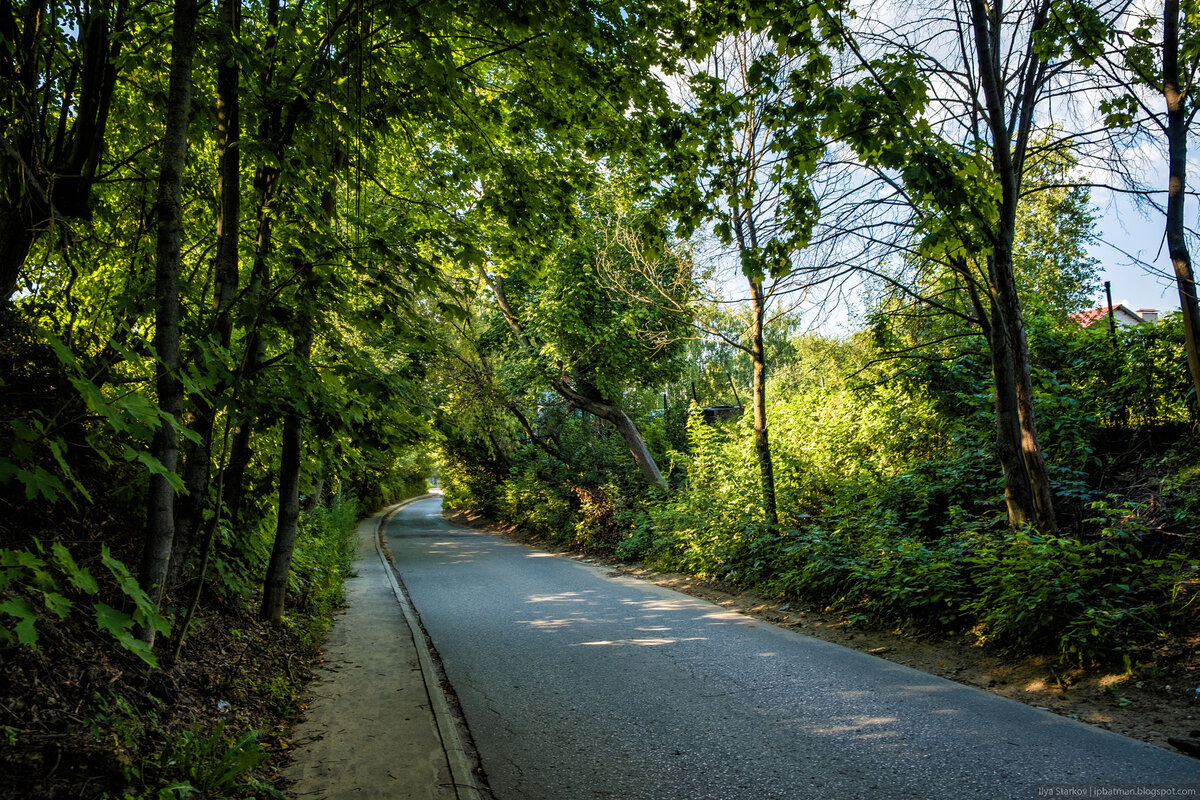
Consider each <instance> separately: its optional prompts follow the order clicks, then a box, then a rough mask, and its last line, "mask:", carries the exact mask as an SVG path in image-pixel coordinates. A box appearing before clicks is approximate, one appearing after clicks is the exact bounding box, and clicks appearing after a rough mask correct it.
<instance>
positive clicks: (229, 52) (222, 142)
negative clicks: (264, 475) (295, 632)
mask: <svg viewBox="0 0 1200 800" xmlns="http://www.w3.org/2000/svg"><path fill="white" fill-rule="evenodd" d="M239 12H240V0H219V2H218V3H217V19H218V22H219V23H220V26H221V28H222V29H223V31H225V32H226V33H225V35H224V36H222V38H221V41H222V42H223V46H222V47H221V48H220V50H219V59H220V63H219V64H218V66H217V202H218V208H217V253H216V258H215V259H214V264H213V273H214V275H215V282H216V288H215V291H214V292H213V312H214V322H213V327H214V328H215V330H216V334H217V341H218V342H219V343H220V345H221V351H222V352H223V353H224V352H225V351H228V350H229V346H230V344H231V343H232V341H233V302H234V299H235V297H236V296H237V290H238V280H239V270H238V239H239V236H240V232H241V224H240V216H241V158H240V152H239V151H240V148H239V146H238V142H239V139H240V136H241V123H240V115H239V93H238V74H239V71H240V70H239V65H238V61H237V58H236V55H237V54H236V52H235V43H236V41H237V36H238V27H239V17H240V13H239ZM194 404H195V408H196V422H195V425H194V429H195V431H196V433H197V434H198V435H199V436H200V441H199V442H192V441H189V442H188V443H187V444H186V445H185V447H184V485H185V487H186V488H187V494H186V495H185V496H184V497H183V498H181V499H180V502H179V504H178V505H179V508H178V509H177V519H176V526H175V546H174V548H173V554H172V556H171V572H172V574H173V575H177V574H178V572H179V570H180V569H181V568H182V567H183V562H184V560H185V559H186V558H187V555H188V553H189V552H190V551H191V549H192V545H193V544H194V541H195V538H196V532H197V531H198V530H199V528H200V522H201V520H202V519H203V517H204V511H205V509H206V508H207V507H208V504H209V499H210V498H209V496H208V492H209V482H210V479H211V462H212V437H213V429H214V425H215V424H216V414H217V406H216V398H215V397H211V398H210V397H204V396H197V397H196V398H194ZM218 502H219V498H218Z"/></svg>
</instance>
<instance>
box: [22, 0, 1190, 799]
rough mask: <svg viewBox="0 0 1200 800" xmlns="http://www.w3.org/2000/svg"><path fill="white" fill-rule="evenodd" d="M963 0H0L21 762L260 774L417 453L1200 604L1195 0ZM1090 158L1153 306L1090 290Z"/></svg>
mask: <svg viewBox="0 0 1200 800" xmlns="http://www.w3.org/2000/svg"><path fill="white" fill-rule="evenodd" d="M952 6H953V8H951V7H947V9H946V10H945V14H944V15H943V16H938V15H936V14H932V13H931V12H930V11H929V10H928V9H925V8H923V7H922V8H918V7H916V6H912V7H907V6H905V7H895V6H889V7H888V8H889V9H891V10H892V11H894V12H895V15H896V16H895V17H894V18H892V17H889V18H884V19H881V18H876V17H875V16H874V10H873V9H872V8H870V7H866V6H861V7H860V5H859V4H842V3H819V4H813V5H807V6H806V5H803V4H795V3H783V4H767V6H766V7H763V5H762V4H761V3H757V2H745V3H742V2H707V1H704V2H674V0H669V1H668V2H657V3H645V2H640V1H631V2H623V1H621V0H618V1H617V2H589V3H578V2H570V1H569V0H561V1H560V0H546V1H545V2H543V1H542V0H537V1H536V2H531V3H521V2H518V3H504V4H488V3H476V2H461V3H456V2H444V3H435V4H429V3H422V4H415V5H413V4H406V3H403V2H401V3H390V4H388V3H385V4H372V3H361V2H360V3H355V4H349V5H347V4H338V3H333V2H326V1H325V0H320V1H319V2H309V3H299V4H293V3H284V2H280V0H216V1H215V3H213V4H208V3H197V2H195V0H170V1H169V2H167V1H165V0H163V1H162V2H160V1H159V0H152V1H150V2H140V0H129V1H127V0H68V1H67V2H62V3H45V2H44V1H43V0H15V1H14V2H9V3H5V4H2V5H0V37H2V39H3V42H4V47H3V48H2V49H0V687H3V688H2V689H0V795H2V796H12V797H22V798H24V797H39V796H51V797H57V796H70V797H83V798H93V797H94V798H104V797H107V798H148V797H152V798H164V799H165V798H183V797H192V796H202V797H208V798H215V797H250V796H254V797H259V796H272V795H274V794H275V793H277V792H278V791H279V785H278V783H276V782H274V779H273V778H272V775H273V772H272V770H274V769H276V768H278V766H279V764H280V761H281V759H280V756H279V755H278V753H279V750H281V749H282V748H283V739H281V738H280V737H281V734H282V733H283V731H284V730H285V729H286V726H287V724H288V720H289V719H290V718H291V717H292V716H293V715H294V714H295V713H296V711H297V710H298V709H299V702H300V701H299V700H298V699H297V698H298V697H299V695H298V691H299V687H300V686H301V684H302V682H303V680H304V677H305V674H306V670H305V666H304V665H305V663H306V662H307V661H308V660H310V659H312V658H314V657H315V654H316V652H317V648H318V647H319V642H320V638H321V634H322V631H323V630H324V629H325V627H326V626H327V625H328V624H329V618H330V611H331V609H332V608H333V607H334V606H335V605H336V604H337V602H338V600H339V597H340V591H341V589H340V587H341V583H342V581H343V580H344V578H345V576H346V570H347V569H348V566H347V565H348V564H349V563H350V561H349V559H350V557H351V554H350V550H349V548H350V541H351V538H350V537H351V531H352V528H353V524H354V521H355V519H356V517H359V516H361V515H364V514H366V513H369V512H370V511H371V510H373V509H375V508H377V507H379V506H380V505H383V504H386V503H389V502H393V501H395V500H398V499H401V498H404V497H406V496H410V495H412V494H415V493H419V492H421V491H423V490H424V487H425V481H426V479H427V478H428V477H430V476H431V475H432V474H434V473H435V471H437V470H439V469H440V471H441V475H442V477H443V478H444V482H445V485H446V488H447V500H448V502H449V503H450V504H451V505H454V506H457V507H460V508H473V509H477V510H482V511H485V512H487V513H490V514H492V515H494V516H496V517H498V518H501V519H505V520H508V521H510V522H513V523H515V524H518V525H520V526H522V527H524V528H526V529H528V530H530V531H533V532H535V533H538V534H540V535H543V536H546V537H549V538H552V539H554V540H556V541H561V542H564V543H568V544H570V545H572V546H577V547H581V548H585V549H590V550H595V551H603V552H605V553H608V554H611V555H612V556H613V557H616V558H622V559H627V560H636V561H646V562H648V563H651V564H655V565H658V566H661V567H662V568H665V569H676V570H683V571H686V572H689V573H692V574H694V575H698V576H703V577H705V578H713V579H717V578H719V579H722V580H725V581H729V582H732V583H735V584H737V585H740V586H752V587H756V588H759V589H761V590H762V591H764V592H768V593H771V594H773V595H776V596H780V597H789V598H791V597H794V598H807V599H809V600H811V601H813V602H816V603H820V604H828V605H831V606H834V607H837V608H841V609H845V610H846V612H847V613H848V614H850V616H851V618H852V619H853V620H862V621H878V622H903V623H904V624H909V625H913V626H916V627H920V628H923V629H935V630H942V631H956V632H962V631H968V632H971V633H972V635H974V636H975V637H976V639H977V640H978V641H981V642H987V643H989V644H992V645H995V646H998V647H1009V648H1015V649H1023V650H1031V651H1033V650H1040V651H1045V652H1051V653H1053V654H1055V657H1057V658H1061V659H1062V660H1064V661H1070V662H1075V663H1088V662H1092V661H1103V660H1111V659H1117V660H1126V661H1127V663H1132V660H1135V659H1137V660H1144V659H1146V658H1150V659H1153V658H1155V657H1156V655H1155V654H1156V653H1158V654H1161V653H1162V652H1163V651H1164V648H1165V649H1170V648H1176V649H1180V648H1184V649H1186V648H1187V647H1192V648H1193V651H1194V650H1195V642H1194V639H1195V632H1196V630H1197V627H1198V626H1197V624H1196V622H1197V613H1200V603H1197V601H1196V594H1197V590H1198V585H1197V580H1198V577H1197V563H1198V559H1200V551H1198V550H1197V545H1196V544H1195V536H1194V531H1195V528H1196V521H1197V519H1198V515H1200V446H1198V445H1197V441H1196V438H1195V437H1196V426H1197V402H1196V387H1198V386H1200V355H1197V353H1198V350H1197V341H1200V304H1198V303H1197V301H1196V286H1195V281H1194V277H1193V273H1192V268H1191V262H1190V255H1189V250H1188V247H1189V243H1190V240H1189V238H1188V233H1187V229H1186V227H1185V220H1186V214H1185V211H1186V208H1187V204H1188V202H1189V199H1190V197H1191V195H1189V194H1188V191H1187V188H1186V176H1187V170H1186V166H1187V164H1186V147H1185V145H1186V142H1187V138H1188V135H1189V125H1190V121H1191V119H1192V116H1193V114H1194V110H1195V109H1194V108H1193V106H1192V102H1193V97H1192V94H1191V89H1190V87H1191V81H1192V80H1193V78H1194V73H1195V71H1196V69H1197V66H1198V65H1197V63H1196V59H1195V58H1194V57H1193V55H1192V54H1194V53H1196V52H1200V48H1197V47H1196V31H1195V30H1194V29H1193V25H1194V22H1195V19H1194V17H1195V15H1194V14H1192V13H1191V11H1190V10H1189V8H1186V7H1185V8H1183V9H1182V11H1181V9H1180V7H1179V5H1178V4H1176V3H1166V4H1164V5H1162V6H1157V7H1154V8H1151V9H1149V10H1148V12H1147V15H1143V14H1142V12H1141V11H1136V12H1135V11H1134V10H1132V7H1127V6H1125V5H1116V6H1109V5H1107V4H1103V3H1095V4H1090V3H1058V2H1053V1H1052V0H1027V2H1021V3H1014V4H1012V6H1011V7H1006V8H1003V9H998V10H996V11H995V13H993V12H992V11H990V10H989V8H988V6H987V5H986V4H984V3H977V2H964V3H960V4H957V5H954V4H952ZM952 12H953V13H952ZM1016 86H1020V87H1021V90H1020V92H1018V93H1015V94H1014V93H1013V92H1012V91H1011V89H1012V87H1016ZM1180 87H1183V89H1182V90H1181V88H1180ZM1085 98H1086V101H1085ZM1164 107H1165V111H1163V108H1164ZM1135 155H1137V157H1138V158H1148V159H1150V160H1156V159H1158V160H1161V163H1162V165H1164V166H1165V167H1167V168H1168V170H1169V171H1170V174H1171V177H1172V181H1171V183H1170V184H1169V186H1164V187H1157V186H1149V185H1146V184H1145V183H1143V182H1142V178H1141V176H1142V175H1154V174H1156V170H1155V169H1154V168H1152V167H1151V165H1146V164H1143V163H1142V162H1136V163H1137V164H1138V166H1136V167H1135V166H1134V164H1135V161H1134V160H1133V159H1134V156H1135ZM1156 163H1157V162H1156ZM1142 166H1146V167H1147V168H1146V169H1142V168H1141V167H1142ZM1099 184H1105V185H1113V186H1119V187H1120V188H1122V189H1123V190H1127V191H1130V192H1132V193H1133V194H1134V195H1136V196H1138V197H1143V198H1148V200H1147V205H1148V208H1149V211H1150V213H1151V214H1159V215H1160V218H1161V222H1162V226H1163V231H1164V234H1165V237H1166V242H1167V245H1168V249H1169V256H1170V264H1171V269H1170V271H1169V273H1165V274H1167V276H1168V277H1169V279H1170V280H1172V281H1174V282H1175V284H1176V285H1177V287H1178V289H1179V296H1180V300H1181V306H1182V309H1181V312H1180V313H1179V314H1178V315H1176V316H1171V317H1168V318H1166V319H1165V320H1164V321H1162V322H1160V323H1159V324H1156V325H1143V326H1138V327H1135V328H1130V329H1124V330H1118V331H1112V332H1106V331H1105V330H1104V329H1103V326H1100V329H1099V330H1082V329H1080V328H1079V327H1078V326H1077V325H1075V323H1074V322H1072V321H1071V314H1072V313H1073V312H1076V311H1079V310H1081V309H1083V308H1084V307H1086V306H1087V305H1090V304H1092V302H1093V298H1094V297H1095V295H1096V293H1097V290H1098V288H1099V287H1098V286H1097V285H1096V277H1095V276H1096V264H1095V263H1094V261H1093V260H1092V259H1091V258H1090V256H1089V255H1088V253H1089V252H1090V249H1089V248H1090V245H1091V244H1092V243H1093V242H1094V240H1095V238H1096V237H1097V236H1098V235H1099V232H1098V231H1097V230H1096V220H1095V211H1094V209H1093V207H1092V200H1091V197H1090V194H1089V188H1088V187H1089V186H1093V185H1099ZM1152 266H1153V265H1147V267H1148V268H1149V267H1152ZM827 315H835V316H841V317H842V318H844V325H843V326H842V328H841V329H839V332H837V333H833V332H831V331H833V330H834V328H833V327H830V326H822V325H821V324H820V322H821V320H822V319H823V318H825V317H826V316H827ZM1192 655H1194V652H1193V653H1192Z"/></svg>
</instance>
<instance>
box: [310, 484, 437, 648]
mask: <svg viewBox="0 0 1200 800" xmlns="http://www.w3.org/2000/svg"><path fill="white" fill-rule="evenodd" d="M423 488H424V487H422V489H423ZM358 519H359V505H358V502H357V501H356V500H355V499H354V498H352V497H349V498H343V497H337V498H335V499H334V500H333V502H332V503H331V504H330V505H329V506H317V507H315V508H313V509H311V510H310V511H309V512H307V513H305V514H303V515H302V516H301V519H300V531H299V534H298V535H297V537H296V552H295V554H294V555H293V556H292V570H291V573H290V575H289V576H288V591H289V592H290V593H292V594H293V595H294V596H296V597H298V600H297V601H296V603H295V605H294V606H293V608H294V609H295V611H296V613H297V614H299V615H301V616H302V617H303V618H305V619H309V620H313V621H314V624H313V625H312V626H310V629H309V633H308V637H307V638H308V641H309V645H310V646H313V647H315V646H316V645H317V644H318V642H319V640H320V635H321V633H323V632H324V630H325V627H326V625H327V624H329V623H330V622H331V621H332V612H333V609H334V608H335V607H336V606H338V605H339V604H341V602H342V600H343V598H344V594H343V590H344V586H345V583H346V579H347V578H348V577H350V575H351V566H352V564H353V563H354V557H355V555H356V553H357V548H358V537H357V536H356V535H355V527H356V526H357V524H358Z"/></svg>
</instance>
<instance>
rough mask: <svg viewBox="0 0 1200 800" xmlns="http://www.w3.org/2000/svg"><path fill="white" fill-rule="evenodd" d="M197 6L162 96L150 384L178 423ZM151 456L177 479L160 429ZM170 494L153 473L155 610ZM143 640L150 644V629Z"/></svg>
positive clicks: (185, 19)
mask: <svg viewBox="0 0 1200 800" xmlns="http://www.w3.org/2000/svg"><path fill="white" fill-rule="evenodd" d="M197 14H198V8H197V4H196V0H175V8H174V21H173V23H172V25H173V31H172V39H171V71H170V79H169V88H168V93H167V124H166V131H165V133H164V136H163V158H162V168H161V171H160V173H159V179H158V201H157V204H156V205H157V208H156V211H157V215H156V216H157V219H158V237H157V238H158V246H157V260H156V267H155V292H156V295H157V302H158V308H157V311H156V317H155V330H154V348H155V351H156V353H157V355H158V364H157V367H156V377H155V381H156V385H157V388H158V404H159V407H160V408H161V409H162V410H163V412H164V413H166V414H168V415H170V416H171V417H173V418H175V419H179V417H180V414H181V413H182V411H183V384H182V383H181V382H180V380H179V375H178V370H179V260H180V252H181V249H182V246H183V213H182V212H183V202H182V187H183V170H184V166H185V163H186V156H187V136H188V122H189V119H190V116H191V94H192V55H193V53H194V51H195V44H196V37H195V30H196V17H197ZM151 454H152V455H153V456H154V457H155V458H156V459H158V461H159V462H160V463H161V464H162V466H163V468H164V469H165V470H166V471H167V472H171V473H173V472H175V469H176V466H177V464H178V457H179V442H178V436H177V434H176V432H175V429H174V428H173V427H172V426H171V425H169V424H166V423H163V424H162V425H160V427H159V429H158V431H157V432H156V433H155V435H154V442H153V445H152V450H151ZM174 501H175V490H174V489H173V488H172V487H171V483H170V481H168V480H167V478H166V476H164V475H160V474H157V473H156V474H152V475H151V476H150V488H149V494H148V498H147V504H146V505H147V523H146V541H145V546H144V548H143V555H142V568H141V585H142V588H143V589H145V590H146V592H147V594H149V595H150V597H151V598H152V599H153V600H154V602H155V603H156V604H158V603H160V602H161V601H162V594H163V585H164V581H165V578H166V575H167V568H168V566H169V564H170V559H171V548H172V544H173V539H174V535H175V519H174V505H175V503H174ZM141 635H142V638H143V639H145V640H146V641H147V642H150V643H151V644H153V642H154V630H153V629H145V630H143V631H142V632H141Z"/></svg>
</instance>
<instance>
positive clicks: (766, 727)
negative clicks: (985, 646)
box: [386, 498, 1200, 800]
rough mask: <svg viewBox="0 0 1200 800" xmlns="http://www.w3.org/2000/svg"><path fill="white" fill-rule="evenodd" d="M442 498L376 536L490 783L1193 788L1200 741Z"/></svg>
mask: <svg viewBox="0 0 1200 800" xmlns="http://www.w3.org/2000/svg"><path fill="white" fill-rule="evenodd" d="M440 511H441V500H440V498H433V499H430V500H426V501H422V502H419V503H415V504H413V505H410V506H408V507H407V508H405V509H403V510H401V511H400V512H399V513H398V514H397V515H396V516H395V517H394V518H393V519H392V520H391V522H390V523H389V525H388V526H387V528H386V543H387V546H388V548H389V549H390V551H391V553H392V556H393V559H394V562H395V566H396V569H397V570H398V571H399V573H400V575H401V577H402V578H403V580H404V583H405V585H406V587H407V589H408V591H409V594H410V596H411V598H412V600H413V604H414V605H415V606H416V609H417V611H418V613H419V614H420V616H421V619H422V621H423V622H424V624H425V626H426V628H427V630H428V632H429V635H430V638H431V639H432V640H433V643H434V646H435V647H436V648H437V650H438V652H439V654H440V656H441V658H442V661H443V663H444V665H445V670H446V676H447V678H448V679H449V681H450V683H451V684H452V685H453V687H454V689H455V690H456V691H457V693H458V697H459V700H460V701H461V703H462V707H463V713H464V715H465V716H466V719H467V724H468V726H469V727H470V729H471V733H472V735H473V736H474V739H475V743H476V745H477V746H478V749H479V752H480V758H481V760H482V762H483V768H484V771H485V772H486V774H487V777H488V781H489V784H490V785H491V788H492V791H493V792H494V794H495V796H496V797H497V798H499V800H518V798H529V800H586V799H588V798H617V799H618V800H652V799H656V798H663V799H664V800H666V799H668V798H669V799H670V800H701V799H703V798H708V799H710V800H741V799H742V798H744V799H745V800H765V798H788V799H789V800H803V799H804V798H812V799H813V800H818V799H820V800H825V799H828V800H834V799H835V798H836V799H837V800H842V799H843V798H871V799H872V800H906V799H907V798H912V799H913V800H918V799H919V800H936V799H941V798H945V800H963V799H964V798H986V800H1001V799H1002V798H1022V800H1024V799H1025V798H1035V797H1039V796H1041V797H1101V796H1108V797H1114V796H1142V797H1144V796H1152V795H1148V794H1146V793H1145V791H1144V790H1143V791H1142V793H1141V794H1124V795H1121V794H1113V793H1111V790H1112V789H1113V787H1114V786H1116V785H1122V786H1129V785H1132V784H1137V785H1139V786H1154V787H1158V788H1159V789H1160V790H1170V791H1177V792H1178V791H1181V790H1182V791H1187V790H1189V789H1194V790H1195V793H1194V794H1191V795H1188V794H1174V795H1170V794H1168V795H1162V794H1160V795H1158V796H1192V797H1198V798H1200V761H1195V760H1193V759H1190V758H1187V757H1184V756H1181V755H1177V754H1174V753H1171V752H1168V751H1166V750H1162V749H1159V748H1157V747H1154V746H1152V745H1148V744H1144V743H1141V742H1138V741H1135V740H1133V739H1128V738H1125V737H1122V736H1118V735H1117V734H1113V733H1109V732H1107V731H1103V730H1099V729H1096V728H1091V727H1088V726H1086V725H1083V724H1081V723H1077V722H1073V721H1071V720H1068V719H1064V718H1062V717H1058V716H1055V715H1053V714H1050V713H1048V712H1044V711H1039V710H1037V709H1034V708H1030V707H1028V706H1024V705H1022V704H1020V703H1016V702H1014V701H1011V700H1006V699H1004V698H1000V697H996V696H993V695H989V694H987V693H985V692H981V691H978V690H976V689H971V688H968V687H964V686H961V685H959V684H956V683H952V682H949V681H946V680H943V679H941V678H937V677H934V676H931V675H927V674H925V673H923V672H918V671H916V670H912V669H909V668H907V667H904V666H900V665H898V664H892V663H890V662H888V661H884V660H882V659H878V658H875V657H873V656H870V655H867V654H865V653H860V652H858V651H855V650H849V649H846V648H843V647H839V646H837V645H833V644H829V643H826V642H823V641H820V640H817V639H812V638H810V637H807V636H803V635H801V634H797V633H794V632H792V631H787V630H783V629H780V628H776V627H774V626H771V625H768V624H766V623H763V622H759V621H757V620H753V619H750V618H747V617H743V616H741V615H739V614H736V613H733V612H729V611H726V610H725V609H722V608H720V607H719V606H715V605H712V604H710V603H707V602H705V601H702V600H698V599H696V598H693V597H689V596H687V595H683V594H679V593H677V592H673V591H671V590H669V589H664V588H661V587H658V586H654V585H652V584H647V583H643V582H640V581H637V580H635V579H632V578H627V577H622V576H618V575H609V574H606V572H607V571H606V570H604V569H603V568H599V567H594V566H591V565H588V564H583V563H580V562H578V561H575V560H573V559H570V558H564V557H559V556H553V555H549V554H546V553H543V552H540V551H538V550H535V549H531V548H528V547H525V546H523V545H519V544H515V543H513V542H511V541H509V540H507V539H505V538H503V537H499V536H495V535H492V534H488V533H483V532H480V531H475V530H470V529H464V528H459V527H455V526H453V525H451V524H449V523H448V522H446V521H445V520H444V519H443V518H442V517H441V515H440ZM1050 784H1054V785H1050ZM1096 785H1100V786H1096ZM1039 786H1040V787H1041V791H1040V793H1039ZM1106 791H1108V792H1110V793H1108V794H1105V793H1104V792H1106ZM1134 791H1137V790H1136V789H1135V790H1134ZM1080 792H1087V793H1086V794H1081V793H1080Z"/></svg>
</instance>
